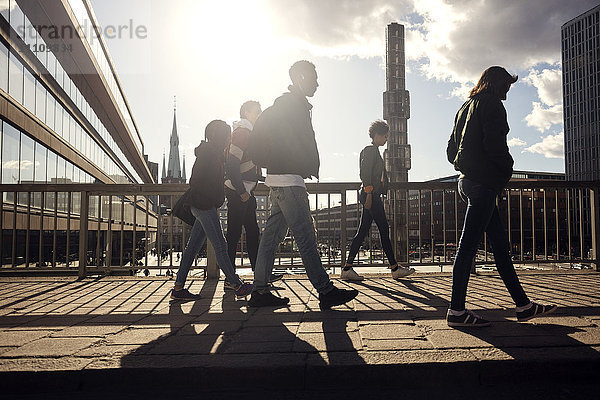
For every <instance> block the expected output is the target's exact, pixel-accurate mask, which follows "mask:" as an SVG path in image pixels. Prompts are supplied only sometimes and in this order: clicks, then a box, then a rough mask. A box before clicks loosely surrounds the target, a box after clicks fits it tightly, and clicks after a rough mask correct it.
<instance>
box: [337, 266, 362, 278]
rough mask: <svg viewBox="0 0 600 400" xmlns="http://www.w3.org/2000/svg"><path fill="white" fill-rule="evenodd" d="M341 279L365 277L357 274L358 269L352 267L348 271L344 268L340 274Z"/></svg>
mask: <svg viewBox="0 0 600 400" xmlns="http://www.w3.org/2000/svg"><path fill="white" fill-rule="evenodd" d="M340 279H342V280H344V281H362V280H364V279H365V277H364V276H360V275H359V274H357V273H356V271H355V270H354V269H353V268H352V267H351V268H350V269H349V270H347V271H344V270H343V269H342V273H341V274H340Z"/></svg>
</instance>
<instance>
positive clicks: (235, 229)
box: [225, 188, 259, 270]
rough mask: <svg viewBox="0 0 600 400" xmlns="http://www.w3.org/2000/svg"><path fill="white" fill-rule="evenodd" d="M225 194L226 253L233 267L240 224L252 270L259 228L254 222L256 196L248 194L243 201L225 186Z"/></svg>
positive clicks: (256, 251)
mask: <svg viewBox="0 0 600 400" xmlns="http://www.w3.org/2000/svg"><path fill="white" fill-rule="evenodd" d="M225 195H226V196H227V235H226V239H227V253H228V254H229V259H230V260H231V264H233V266H234V267H235V253H236V250H237V245H238V243H239V241H240V236H241V234H242V226H244V228H245V229H246V245H247V247H248V257H250V264H251V265H252V270H254V267H255V266H256V255H257V254H258V241H259V238H258V237H259V229H258V223H257V222H256V198H255V197H254V195H252V196H250V198H249V199H248V201H246V202H245V203H244V202H243V201H242V200H241V199H240V195H239V194H237V193H236V192H234V191H233V190H231V189H228V188H225Z"/></svg>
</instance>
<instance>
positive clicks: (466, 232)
mask: <svg viewBox="0 0 600 400" xmlns="http://www.w3.org/2000/svg"><path fill="white" fill-rule="evenodd" d="M516 80H517V76H516V75H511V74H509V73H508V72H507V71H506V70H505V69H504V68H502V67H497V66H495V67H490V68H488V69H486V70H485V71H484V72H483V74H482V75H481V78H480V79H479V82H478V83H477V85H476V86H475V87H474V88H473V90H471V93H470V95H469V99H468V100H467V101H466V102H465V103H464V104H463V106H462V107H461V108H460V110H459V111H458V113H457V114H456V118H455V120H454V129H453V130H452V135H450V139H449V140H448V147H447V149H446V152H447V155H448V161H450V162H451V163H452V164H454V168H455V169H456V170H457V171H460V172H461V175H460V179H459V181H458V191H459V194H460V197H461V198H462V199H463V200H464V201H465V202H467V211H466V214H465V222H464V226H463V232H462V235H461V237H460V242H459V245H458V249H457V252H456V257H455V259H454V267H453V270H452V299H451V301H450V308H449V309H448V314H447V316H446V321H447V323H448V325H449V326H452V327H483V326H488V325H490V322H489V321H486V320H485V319H483V318H481V317H480V316H479V315H477V314H475V313H474V312H472V311H470V310H467V309H466V308H465V302H466V296H467V284H468V283H469V275H470V270H471V265H472V263H473V258H474V257H475V254H476V252H477V248H478V247H479V242H480V241H481V238H482V237H483V234H484V232H485V233H487V237H488V239H489V241H490V243H491V245H492V251H493V253H494V261H495V262H496V267H497V269H498V274H500V277H501V278H502V280H503V282H504V285H505V286H506V288H507V289H508V292H509V293H510V295H511V297H512V299H513V301H514V302H515V305H516V314H517V320H518V321H528V320H530V319H531V318H535V317H538V316H541V315H545V314H548V313H551V312H553V311H554V310H555V309H556V306H552V305H541V304H537V303H534V302H531V301H530V300H529V298H528V297H527V295H526V294H525V291H524V290H523V287H522V286H521V283H520V282H519V278H518V276H517V274H516V272H515V268H514V266H513V263H512V260H511V258H510V243H509V241H508V236H507V235H506V231H505V230H504V226H503V225H502V221H501V219H500V215H499V213H498V207H497V206H496V197H497V196H498V194H499V193H500V192H501V191H502V190H503V189H504V186H505V185H506V183H507V182H508V181H509V179H510V177H511V175H512V167H513V159H512V157H511V156H510V153H509V152H508V146H507V144H506V136H507V135H508V131H509V127H508V122H507V119H506V110H505V109H504V105H502V101H503V100H506V95H507V93H508V91H509V90H510V87H511V85H512V84H513V83H514V82H516Z"/></svg>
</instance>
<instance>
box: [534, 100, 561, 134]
mask: <svg viewBox="0 0 600 400" xmlns="http://www.w3.org/2000/svg"><path fill="white" fill-rule="evenodd" d="M532 104H533V110H532V111H531V113H529V115H527V116H526V117H525V121H526V122H527V126H531V127H534V128H536V129H537V130H538V131H540V132H545V131H547V130H548V129H550V127H551V126H552V125H556V124H562V121H563V106H562V104H557V105H554V106H552V107H546V106H544V105H543V104H542V103H540V102H537V101H534V102H533V103H532Z"/></svg>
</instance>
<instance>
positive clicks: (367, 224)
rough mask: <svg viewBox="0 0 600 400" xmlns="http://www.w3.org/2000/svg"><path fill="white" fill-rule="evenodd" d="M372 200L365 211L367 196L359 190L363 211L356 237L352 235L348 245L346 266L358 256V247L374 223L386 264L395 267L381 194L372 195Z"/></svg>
mask: <svg viewBox="0 0 600 400" xmlns="http://www.w3.org/2000/svg"><path fill="white" fill-rule="evenodd" d="M372 198H373V203H372V204H371V209H370V210H367V209H366V208H365V206H364V204H365V201H366V199H367V194H366V193H365V192H364V191H362V190H361V192H360V202H361V203H362V204H363V209H362V214H361V216H360V225H359V226H358V231H357V232H356V235H354V238H353V239H352V244H351V245H350V253H348V260H347V261H346V264H348V265H350V264H352V263H353V262H354V258H355V257H356V255H357V254H358V251H359V250H360V246H361V245H362V244H363V241H364V240H365V237H366V236H367V234H368V233H369V229H371V224H372V223H373V221H375V224H376V225H377V228H379V237H380V238H381V247H382V248H383V252H384V253H385V256H386V257H387V259H388V262H389V263H390V265H396V257H394V249H393V247H392V242H391V241H390V226H389V224H388V222H387V218H386V216H385V209H384V208H383V201H382V199H381V194H378V193H374V194H373V195H372Z"/></svg>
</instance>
